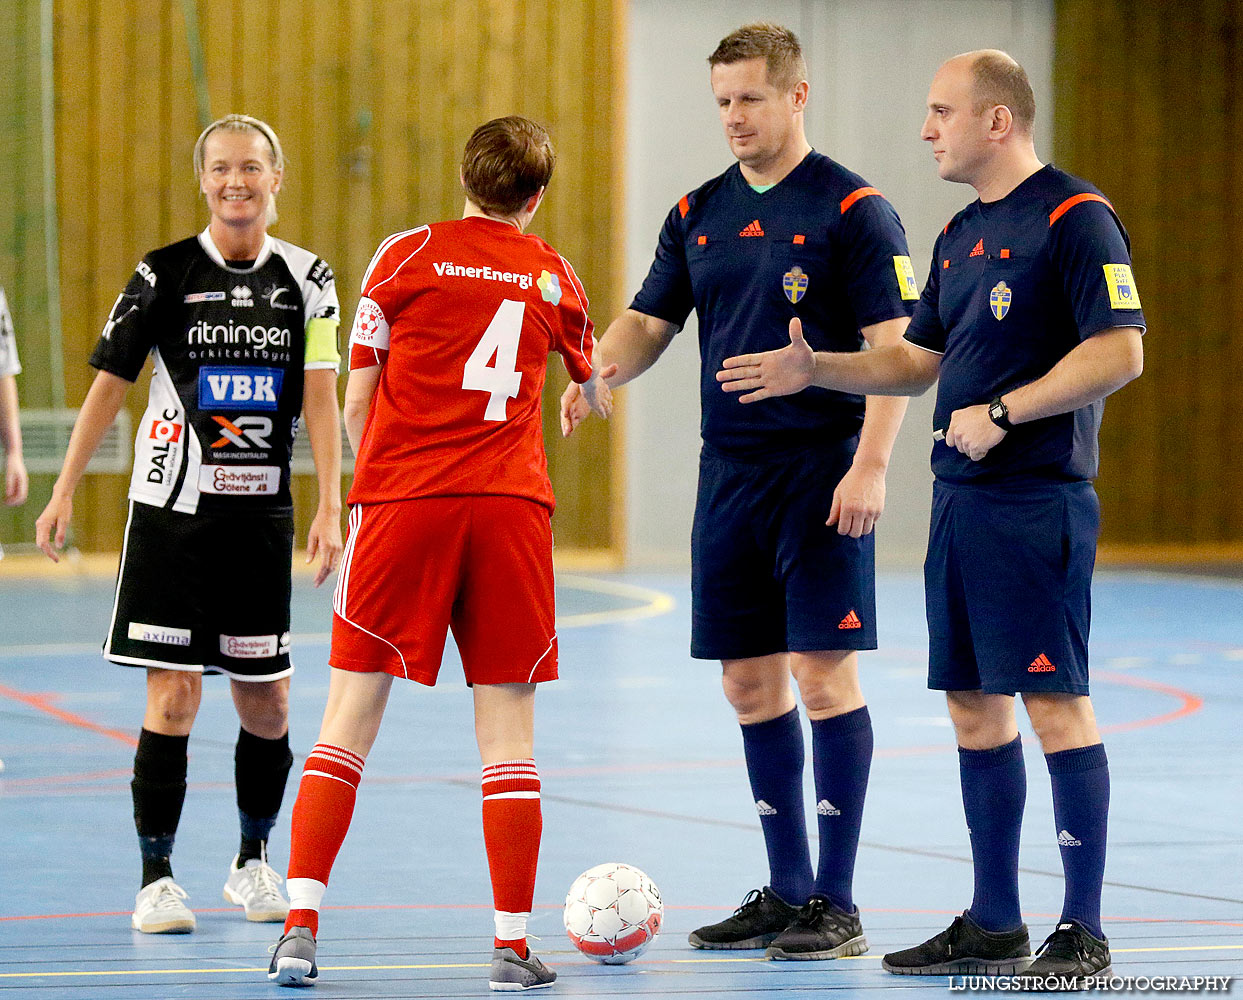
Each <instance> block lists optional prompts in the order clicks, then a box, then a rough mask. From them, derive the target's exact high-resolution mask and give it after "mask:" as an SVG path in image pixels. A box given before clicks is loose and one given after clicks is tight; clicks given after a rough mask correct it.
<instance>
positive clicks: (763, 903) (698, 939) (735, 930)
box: [687, 886, 799, 951]
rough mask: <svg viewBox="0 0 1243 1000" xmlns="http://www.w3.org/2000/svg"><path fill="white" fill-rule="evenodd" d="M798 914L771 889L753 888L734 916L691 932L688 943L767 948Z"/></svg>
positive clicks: (707, 946) (724, 946)
mask: <svg viewBox="0 0 1243 1000" xmlns="http://www.w3.org/2000/svg"><path fill="white" fill-rule="evenodd" d="M798 912H799V911H798V907H796V906H791V905H790V904H789V903H787V902H786V901H785V900H784V899H782V898H781V897H780V896H778V895H777V894H776V893H775V892H773V890H772V888H771V887H770V886H764V888H763V889H752V890H751V891H750V892H749V893H747V894H746V896H745V897H743V900H742V905H741V906H739V907H738V909H736V910H735V911H734V915H733V916H732V917H727V918H726V919H725V920H722V921H721V922H720V923H719V924H708V925H707V926H706V927H700V928H699V929H698V930H695V931H691V933H690V936H689V937H688V938H687V940H688V941H690V943H691V945H692V947H695V948H708V949H711V950H718V949H719V950H723V951H732V950H735V949H742V948H767V947H768V946H769V945H770V944H772V943H773V940H774V939H775V938H776V937H777V935H778V934H780V933H781V932H782V931H783V930H785V929H786V928H787V927H788V926H790V921H792V920H793V919H794V918H795V917H796V916H798Z"/></svg>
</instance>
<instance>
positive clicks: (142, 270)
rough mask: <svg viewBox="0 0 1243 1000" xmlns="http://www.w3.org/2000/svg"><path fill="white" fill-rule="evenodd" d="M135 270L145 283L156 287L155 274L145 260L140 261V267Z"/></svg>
mask: <svg viewBox="0 0 1243 1000" xmlns="http://www.w3.org/2000/svg"><path fill="white" fill-rule="evenodd" d="M134 270H135V271H137V272H138V274H139V275H140V276H141V277H142V280H143V281H145V282H146V283H147V284H148V285H150V286H151V287H152V288H154V287H155V272H154V271H153V270H151V267H150V265H148V264H147V262H146V261H145V260H140V261H139V262H138V267H136V268H135V269H134Z"/></svg>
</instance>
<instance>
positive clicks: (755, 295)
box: [630, 151, 919, 458]
mask: <svg viewBox="0 0 1243 1000" xmlns="http://www.w3.org/2000/svg"><path fill="white" fill-rule="evenodd" d="M918 298H919V290H918V285H917V283H916V279H915V275H914V272H913V271H912V269H911V261H910V256H909V251H908V250H907V244H906V233H905V232H904V231H903V229H902V223H901V221H900V220H899V219H898V214H897V212H895V211H894V209H893V206H892V205H890V204H889V202H888V201H886V200H885V199H884V197H882V196H881V194H880V192H879V191H877V190H876V189H875V188H873V187H871V186H870V185H869V184H868V183H867V181H865V180H864V179H863V178H862V177H860V176H859V175H858V174H856V173H853V172H851V171H849V170H847V169H846V168H845V167H843V166H842V165H841V164H839V163H835V162H834V161H833V160H831V159H829V158H828V157H827V156H824V155H822V154H820V153H817V152H814V151H813V152H811V153H808V154H807V156H806V157H805V158H804V159H803V160H802V162H801V163H799V165H798V166H797V167H795V168H794V169H793V170H792V171H790V173H789V174H787V175H786V176H785V178H783V179H782V180H781V181H780V182H779V183H778V184H776V185H774V186H773V187H772V188H769V189H768V190H766V191H764V192H763V193H760V192H757V191H756V190H755V189H754V188H752V187H751V186H750V185H749V184H748V183H747V181H746V179H745V178H744V177H743V175H742V170H741V169H740V168H739V166H738V164H737V163H735V164H734V165H733V166H731V167H730V168H729V169H728V170H726V171H725V173H723V174H721V175H720V176H719V177H715V178H713V179H712V180H710V181H708V182H707V183H706V184H704V185H703V186H702V187H700V188H698V189H697V190H696V191H694V192H692V193H691V194H689V195H687V196H686V197H684V198H682V199H681V200H680V201H679V202H678V204H677V205H676V206H675V207H674V208H673V210H672V211H670V213H669V215H668V217H667V218H666V219H665V224H664V227H663V228H662V229H661V232H660V242H659V244H658V245H657V248H656V258H655V260H654V261H653V262H652V266H651V269H650V270H649V271H648V275H647V278H646V279H645V280H644V282H643V287H642V288H641V289H640V290H639V294H638V295H636V296H635V299H634V301H633V302H632V303H631V305H630V308H631V309H635V310H637V311H638V312H641V313H644V314H646V315H648V316H655V317H657V318H659V319H663V320H666V321H667V322H670V323H673V324H674V325H676V326H678V327H681V326H682V325H683V324H684V323H685V322H686V317H687V316H688V315H689V314H690V311H691V310H692V309H694V310H696V312H697V313H698V315H699V354H700V365H701V367H700V394H701V397H702V403H703V412H702V417H701V421H700V429H701V432H702V434H703V439H704V442H705V443H706V444H707V445H709V446H710V447H712V448H714V449H716V450H717V451H720V452H722V453H724V454H727V455H733V456H736V457H741V458H754V457H764V456H772V455H778V454H782V453H789V452H793V451H798V450H802V449H805V448H808V447H827V446H832V445H833V444H834V443H836V442H840V441H843V440H845V439H848V438H851V437H853V436H854V435H855V434H857V433H858V432H859V428H860V427H861V426H862V425H863V408H864V397H862V396H857V395H851V394H849V393H842V392H834V391H831V390H828V389H821V388H818V387H810V388H807V389H804V390H803V391H802V392H800V393H796V394H795V395H792V396H784V397H780V398H776V399H767V400H764V401H762V402H759V403H751V404H748V405H745V406H744V405H743V404H741V403H739V402H738V395H737V394H734V393H726V392H724V391H723V390H722V389H721V386H720V383H718V382H717V380H716V373H717V372H718V371H719V370H720V368H721V363H722V362H723V361H724V360H725V359H726V358H728V357H733V356H734V355H738V354H751V353H755V352H759V351H771V350H774V349H777V348H781V347H785V346H787V345H788V344H789V343H790V337H789V325H790V318H791V317H792V316H798V317H800V318H801V319H802V321H803V334H804V336H805V337H806V339H807V342H808V344H810V345H811V347H812V348H813V349H814V350H817V351H857V350H860V349H861V348H862V347H863V344H864V340H863V335H862V334H861V333H860V329H861V328H862V327H865V326H870V325H872V324H873V323H880V322H882V321H884V320H888V319H894V318H896V317H899V316H908V315H910V312H911V309H912V308H913V306H914V302H915V300H917V299H918Z"/></svg>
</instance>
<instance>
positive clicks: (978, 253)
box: [967, 239, 984, 257]
mask: <svg viewBox="0 0 1243 1000" xmlns="http://www.w3.org/2000/svg"><path fill="white" fill-rule="evenodd" d="M967 256H968V257H983V256H984V240H982V239H981V240H980V242H979V243H977V244H976V245H975V246H973V247H972V248H971V252H970V253H969V254H967Z"/></svg>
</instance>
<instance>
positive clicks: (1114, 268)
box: [1103, 264, 1140, 309]
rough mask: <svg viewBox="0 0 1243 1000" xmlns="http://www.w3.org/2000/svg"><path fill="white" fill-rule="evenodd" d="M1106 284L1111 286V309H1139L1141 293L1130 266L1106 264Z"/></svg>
mask: <svg viewBox="0 0 1243 1000" xmlns="http://www.w3.org/2000/svg"><path fill="white" fill-rule="evenodd" d="M1103 266H1104V268H1105V284H1106V285H1107V286H1109V307H1110V308H1111V309H1139V308H1140V304H1139V291H1138V290H1137V289H1136V288H1135V279H1134V278H1133V277H1132V276H1131V265H1129V264H1105V265H1103Z"/></svg>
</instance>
